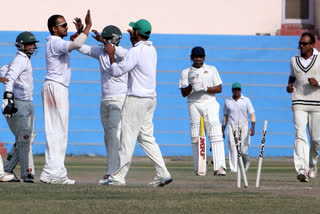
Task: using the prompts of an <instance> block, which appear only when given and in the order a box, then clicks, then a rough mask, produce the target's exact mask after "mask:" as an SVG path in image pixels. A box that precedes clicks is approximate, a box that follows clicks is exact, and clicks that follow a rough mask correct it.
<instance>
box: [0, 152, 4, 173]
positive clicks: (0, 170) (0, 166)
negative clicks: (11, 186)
mask: <svg viewBox="0 0 320 214" xmlns="http://www.w3.org/2000/svg"><path fill="white" fill-rule="evenodd" d="M3 175H4V169H3V162H2V157H1V155H0V177H2V176H3Z"/></svg>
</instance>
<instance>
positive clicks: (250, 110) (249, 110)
mask: <svg viewBox="0 0 320 214" xmlns="http://www.w3.org/2000/svg"><path fill="white" fill-rule="evenodd" d="M247 109H248V113H249V114H252V113H254V108H253V105H252V103H251V101H250V99H249V98H248V99H247Z"/></svg>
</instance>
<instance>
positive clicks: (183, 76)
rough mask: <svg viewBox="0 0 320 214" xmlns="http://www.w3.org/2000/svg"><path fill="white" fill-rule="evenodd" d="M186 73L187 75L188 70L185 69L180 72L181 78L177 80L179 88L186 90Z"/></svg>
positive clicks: (187, 84)
mask: <svg viewBox="0 0 320 214" xmlns="http://www.w3.org/2000/svg"><path fill="white" fill-rule="evenodd" d="M188 73H189V69H185V70H183V71H182V72H181V76H180V80H179V88H186V87H188V86H189V80H188Z"/></svg>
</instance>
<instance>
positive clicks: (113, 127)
mask: <svg viewBox="0 0 320 214" xmlns="http://www.w3.org/2000/svg"><path fill="white" fill-rule="evenodd" d="M80 26H81V24H80ZM92 31H93V32H94V33H95V36H94V38H95V39H96V40H97V41H98V42H102V43H103V44H104V43H106V42H109V43H111V44H112V45H114V46H115V48H116V52H115V55H116V62H117V63H119V62H120V60H121V59H122V58H123V57H124V56H125V55H126V54H127V52H128V50H127V49H125V48H122V47H120V46H118V45H119V43H120V40H121V38H122V33H121V31H120V29H119V28H118V27H116V26H113V25H108V26H106V27H105V28H104V29H103V31H102V34H101V35H99V34H98V32H97V31H96V30H92ZM79 52H80V53H83V54H85V55H88V56H90V57H93V58H95V59H97V60H98V61H99V64H100V71H101V86H102V90H101V91H102V97H101V103H100V117H101V123H102V126H103V128H104V143H105V145H106V149H107V155H108V156H107V157H108V161H107V163H108V166H107V170H106V172H105V174H104V176H103V177H102V178H101V179H100V180H98V184H103V183H104V182H106V181H107V179H108V178H109V176H110V175H111V174H112V173H114V172H115V171H116V170H117V169H118V168H119V147H120V133H121V111H122V107H123V104H124V101H125V98H126V94H127V88H128V85H127V82H128V74H127V73H126V74H124V75H123V76H120V77H113V76H112V75H111V65H110V59H109V56H108V54H107V52H106V51H105V49H104V47H101V46H88V45H82V47H81V48H80V49H79Z"/></svg>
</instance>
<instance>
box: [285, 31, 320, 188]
mask: <svg viewBox="0 0 320 214" xmlns="http://www.w3.org/2000/svg"><path fill="white" fill-rule="evenodd" d="M314 47H315V37H314V35H312V34H310V33H307V32H306V33H303V34H302V35H301V37H300V41H299V49H300V54H299V55H297V56H294V57H292V58H291V64H290V66H291V73H290V76H289V81H288V86H287V92H288V93H291V94H292V95H291V98H292V111H293V119H294V128H295V132H296V134H295V142H294V153H293V158H294V165H295V169H296V172H297V174H298V175H297V179H298V180H299V181H301V182H307V181H308V178H315V177H316V176H317V161H318V150H319V148H320V147H319V146H320V125H319V124H320V86H319V82H320V58H319V55H318V51H317V50H316V49H315V48H314ZM306 126H308V130H309V137H310V147H309V142H308V136H307V132H306Z"/></svg>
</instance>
